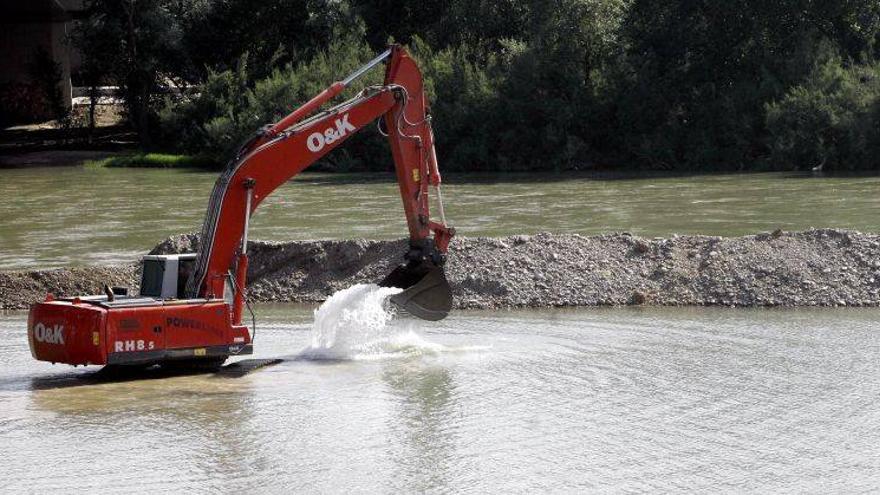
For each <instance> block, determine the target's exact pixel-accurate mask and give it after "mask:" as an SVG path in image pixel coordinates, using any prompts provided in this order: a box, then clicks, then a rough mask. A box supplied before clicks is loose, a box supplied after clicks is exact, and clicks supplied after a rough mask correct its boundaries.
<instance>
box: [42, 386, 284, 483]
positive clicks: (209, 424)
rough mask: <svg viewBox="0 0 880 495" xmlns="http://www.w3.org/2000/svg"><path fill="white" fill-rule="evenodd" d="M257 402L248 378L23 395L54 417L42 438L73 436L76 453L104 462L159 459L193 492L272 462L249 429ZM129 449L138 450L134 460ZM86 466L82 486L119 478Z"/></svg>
mask: <svg viewBox="0 0 880 495" xmlns="http://www.w3.org/2000/svg"><path fill="white" fill-rule="evenodd" d="M255 400H256V399H255V395H254V391H253V390H252V387H251V385H250V381H249V380H248V379H247V378H243V379H239V380H234V381H233V380H227V379H216V378H213V377H211V376H209V375H198V376H177V377H171V378H168V377H165V378H163V379H155V380H154V379H146V380H144V379H140V380H136V381H133V380H123V381H115V382H108V383H100V384H92V385H91V386H76V387H61V388H52V389H37V390H35V391H34V392H33V393H31V394H29V395H28V401H29V406H28V409H30V410H33V411H36V412H37V413H50V414H51V415H52V416H53V417H54V418H55V419H54V420H53V421H52V422H51V423H50V424H49V426H47V428H46V430H44V433H45V434H46V435H49V436H53V435H58V436H60V437H61V438H68V439H74V438H76V439H77V441H76V443H75V445H76V447H74V445H71V446H72V447H74V448H76V449H77V452H78V453H79V454H84V455H85V454H87V453H88V452H90V451H92V452H95V453H96V454H97V455H100V456H101V458H106V456H107V454H108V453H113V452H117V453H118V454H120V455H123V454H122V453H123V452H125V454H124V456H123V457H125V458H128V459H129V460H131V459H132V457H134V458H140V459H141V460H144V461H145V460H146V459H149V458H150V457H151V456H154V455H160V456H163V457H164V459H163V460H162V461H161V464H168V463H169V462H170V463H171V465H175V466H177V468H178V469H179V470H180V473H189V475H188V478H189V479H188V480H187V481H188V483H189V484H190V485H191V486H190V488H196V487H199V486H201V483H199V480H200V479H202V478H203V477H207V478H209V479H210V478H214V479H215V480H222V479H223V478H224V477H226V476H227V475H229V473H237V476H239V477H241V476H245V477H246V476H247V474H248V473H250V472H251V471H252V470H251V467H252V466H253V465H254V464H270V463H271V462H272V460H271V459H270V457H268V456H267V453H266V452H265V450H263V449H262V448H261V442H260V440H259V439H260V434H259V433H258V431H257V430H255V428H254V425H253V424H252V419H251V418H252V415H251V410H252V408H253V403H254V402H255ZM56 424H57V425H63V426H60V427H59V429H61V428H63V431H53V430H54V429H55V427H54V426H52V425H56ZM123 431H127V432H129V434H130V435H131V440H132V442H131V443H130V444H129V445H125V442H124V439H125V438H126V437H125V436H122V437H121V438H122V440H123V442H122V443H117V441H118V440H119V436H118V433H119V432H123ZM110 432H112V433H110ZM114 437H116V438H114ZM109 439H112V440H109ZM108 440H109V441H108ZM132 445H138V446H139V449H144V451H143V452H138V454H134V453H133V452H131V451H130V449H131V446H132ZM171 446H174V448H169V447H171ZM169 457H170V458H169ZM85 466H86V467H85V471H86V472H89V471H91V470H92V469H94V471H93V472H92V476H94V478H93V479H91V480H89V481H88V482H89V483H97V484H98V486H100V485H101V477H102V476H118V475H120V474H121V473H118V472H117V473H114V472H112V471H109V472H108V471H106V470H103V469H101V468H100V467H99V466H94V465H90V464H88V463H86V464H85ZM196 473H197V474H196ZM154 474H156V475H157V476H158V475H159V473H158V472H156V473H154ZM166 474H167V473H166ZM183 476H187V475H183ZM144 481H150V480H144ZM154 481H156V482H157V483H165V482H167V480H162V479H160V478H157V479H155V480H154ZM215 482H216V481H215ZM181 488H183V489H185V488H186V485H185V484H184V485H183V486H182V487H181Z"/></svg>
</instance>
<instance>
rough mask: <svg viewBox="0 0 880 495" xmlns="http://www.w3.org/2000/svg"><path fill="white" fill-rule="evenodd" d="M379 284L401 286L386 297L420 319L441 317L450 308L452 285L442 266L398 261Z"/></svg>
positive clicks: (432, 319) (438, 318)
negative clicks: (413, 264) (397, 264)
mask: <svg viewBox="0 0 880 495" xmlns="http://www.w3.org/2000/svg"><path fill="white" fill-rule="evenodd" d="M379 285H380V286H382V287H399V288H401V289H403V292H401V293H399V294H395V295H393V296H391V297H390V298H389V301H391V303H392V304H394V305H396V306H397V307H399V308H400V309H403V310H404V311H406V312H408V313H410V314H411V315H413V316H415V317H418V318H421V319H423V320H429V321H437V320H442V319H443V318H446V315H448V314H449V311H450V310H451V309H452V289H450V287H449V282H448V281H447V280H446V273H445V272H444V271H443V267H442V266H436V265H433V264H430V263H422V264H420V265H416V266H411V265H409V264H407V265H400V266H398V267H397V268H395V269H394V271H393V272H391V273H390V274H389V275H388V276H387V277H385V279H384V280H382V281H381V282H379Z"/></svg>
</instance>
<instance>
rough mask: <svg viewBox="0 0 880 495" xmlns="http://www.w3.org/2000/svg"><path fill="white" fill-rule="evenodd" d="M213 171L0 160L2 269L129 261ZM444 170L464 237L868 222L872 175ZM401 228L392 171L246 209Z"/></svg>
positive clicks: (202, 203)
mask: <svg viewBox="0 0 880 495" xmlns="http://www.w3.org/2000/svg"><path fill="white" fill-rule="evenodd" d="M216 175H217V174H216V173H206V172H194V171H187V170H149V169H97V170H91V169H84V168H77V167H64V168H35V169H20V170H4V171H2V173H0V198H2V200H0V218H2V219H3V220H2V221H0V269H10V268H47V267H58V266H70V265H84V264H86V265H87V264H96V263H107V262H128V261H132V260H134V259H136V258H137V256H138V255H140V254H143V253H144V252H146V251H149V250H150V249H151V248H152V247H153V246H155V245H156V244H158V243H159V242H160V241H161V240H163V239H164V238H165V237H167V236H169V235H173V234H179V233H181V232H193V231H198V230H199V229H200V228H201V222H202V218H203V216H204V214H205V207H206V205H207V203H208V196H209V195H210V192H211V187H212V185H213V183H214V180H215V178H216ZM446 182H447V186H446V187H445V189H444V198H445V200H446V210H447V214H448V216H449V218H450V219H451V220H452V222H453V224H454V225H455V227H456V228H457V229H458V231H459V233H460V235H466V236H480V235H487V236H497V235H510V234H529V233H535V232H541V231H550V232H574V233H580V234H601V233H607V232H613V231H618V232H631V233H633V234H637V235H644V236H667V235H671V234H673V233H678V234H708V235H744V234H754V233H757V232H761V231H771V230H775V229H777V228H782V229H784V230H796V229H807V228H810V227H837V228H852V229H857V230H863V231H869V232H878V231H880V194H878V192H880V177H813V176H809V175H806V176H805V175H791V174H778V173H771V174H741V175H711V176H696V177H663V178H645V179H629V180H591V179H589V178H587V177H580V176H575V177H571V176H570V175H529V176H506V177H505V176H494V177H493V178H480V177H477V176H455V175H453V176H450V177H447V180H446ZM405 233H406V226H405V224H404V220H403V213H402V207H401V204H400V197H399V195H398V192H397V186H396V184H395V183H394V182H393V181H392V180H391V179H390V176H388V175H378V176H367V175H356V176H355V175H321V174H306V175H303V176H300V177H298V178H297V179H296V180H294V181H291V182H290V183H289V184H288V185H285V186H284V187H282V188H280V189H279V190H278V191H276V192H275V193H274V194H273V195H272V196H270V197H269V198H268V199H266V201H265V203H263V205H262V206H261V207H260V208H259V209H258V210H257V211H256V213H255V214H254V218H253V223H252V230H251V237H252V238H253V239H263V240H291V239H348V238H353V237H367V238H385V239H389V238H399V237H402V236H404V235H405Z"/></svg>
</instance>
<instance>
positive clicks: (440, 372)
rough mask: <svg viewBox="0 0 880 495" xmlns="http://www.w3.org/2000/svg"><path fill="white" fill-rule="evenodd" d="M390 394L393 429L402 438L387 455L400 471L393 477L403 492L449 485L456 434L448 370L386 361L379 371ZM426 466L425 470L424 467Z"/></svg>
mask: <svg viewBox="0 0 880 495" xmlns="http://www.w3.org/2000/svg"><path fill="white" fill-rule="evenodd" d="M382 379H383V380H384V382H385V383H386V384H387V385H388V388H389V391H390V393H391V394H392V395H394V396H396V397H398V398H399V399H400V401H399V402H397V405H398V408H397V411H395V414H393V415H392V416H391V418H392V419H393V423H392V424H391V425H389V426H390V429H391V430H392V431H396V432H398V433H399V434H400V435H401V436H402V437H403V438H402V440H401V442H400V445H402V446H404V448H402V449H398V450H395V451H394V452H393V453H392V455H393V457H394V459H395V466H396V467H398V468H399V469H401V470H402V472H401V473H400V475H399V476H395V477H394V478H395V479H399V480H403V481H404V482H405V484H406V488H405V490H404V491H412V492H425V491H431V490H436V489H438V488H442V487H444V486H448V484H449V481H450V480H451V479H452V478H454V475H453V473H452V469H453V466H452V463H453V462H454V459H455V457H456V454H455V434H454V433H455V432H454V430H453V417H454V415H453V414H452V412H453V410H454V408H455V405H456V402H455V382H454V380H453V377H452V374H451V373H450V372H449V370H448V369H446V368H444V367H442V366H437V365H426V364H425V363H423V362H419V361H405V362H395V363H390V364H389V365H388V366H387V367H385V369H384V372H383V373H382ZM427 467H430V468H427Z"/></svg>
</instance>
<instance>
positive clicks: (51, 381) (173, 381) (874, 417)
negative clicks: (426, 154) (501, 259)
mask: <svg viewBox="0 0 880 495" xmlns="http://www.w3.org/2000/svg"><path fill="white" fill-rule="evenodd" d="M312 311H313V309H312V308H310V307H303V306H289V305H281V306H262V307H260V308H259V309H258V315H259V328H258V334H257V341H256V344H257V345H256V347H257V356H258V357H278V356H283V357H285V358H286V359H287V360H286V361H284V362H282V363H281V364H278V365H276V366H273V367H269V368H264V369H261V370H258V371H255V372H253V373H251V374H249V375H247V376H244V377H240V378H225V377H224V378H221V377H217V376H212V375H199V376H179V377H172V378H162V379H141V380H135V381H123V382H116V383H101V382H98V383H95V382H93V381H89V380H83V379H81V377H82V376H84V374H88V373H89V372H88V371H83V370H82V368H80V369H79V370H73V369H72V368H69V367H62V366H54V367H53V366H52V365H49V364H47V363H38V362H34V361H32V360H31V359H30V356H29V354H28V351H27V344H26V338H25V333H24V328H25V322H26V315H24V314H22V313H9V314H6V315H4V316H0V458H2V459H3V464H4V466H3V475H2V479H3V488H4V491H7V492H8V493H16V492H34V493H40V492H44V491H48V490H55V491H65V492H68V491H102V492H108V491H109V492H115V491H120V490H123V489H126V488H128V489H131V488H135V489H137V490H139V491H149V492H151V493H153V492H175V493H177V492H180V491H190V492H191V491H206V492H211V491H219V492H237V491H242V490H243V491H247V492H255V493H262V492H278V491H285V492H335V493H342V492H345V493H348V492H358V493H375V492H385V493H398V492H405V493H411V492H424V491H430V492H470V493H486V492H492V493H529V492H568V493H573V492H577V491H583V490H593V491H601V492H616V493H620V492H674V493H677V492H681V491H702V492H707V493H719V492H736V493H742V492H755V493H829V492H830V493H855V492H862V491H874V490H876V489H877V488H878V487H880V448H878V445H880V408H878V407H877V404H878V403H880V402H878V401H880V322H878V319H877V312H876V311H874V310H854V309H848V310H828V309H825V310H796V311H795V310H744V309H735V310H734V309H717V308H715V309H712V308H700V309H649V308H645V309H624V308H619V309H607V308H606V309H580V310H554V311H510V312H456V313H453V315H452V316H451V317H450V318H448V319H447V320H444V321H442V322H439V323H412V324H403V322H400V321H397V320H395V321H394V322H393V323H392V324H391V325H389V326H388V327H385V330H384V333H382V332H381V331H380V332H378V333H377V332H376V331H375V329H373V330H372V331H370V332H367V333H368V337H369V341H370V342H371V343H372V344H371V345H366V346H365V345H363V344H364V343H365V342H366V341H367V340H365V339H363V338H361V337H360V336H359V335H358V332H357V330H356V328H355V327H353V326H351V325H348V327H346V328H343V329H341V330H340V329H336V330H338V331H340V332H343V331H349V332H353V334H348V335H340V334H334V335H335V343H334V342H333V341H334V338H333V336H332V335H331V336H330V337H331V338H330V341H331V342H330V344H331V345H329V347H328V346H327V345H326V344H327V340H326V339H327V337H328V336H327V335H323V336H319V337H322V338H323V340H322V338H317V340H316V335H315V334H314V332H313V329H312V321H313V312H312ZM398 323H399V324H398ZM316 342H317V348H316V347H315V345H316ZM321 342H324V344H321ZM376 342H379V344H380V345H375V344H376ZM322 345H324V347H322ZM316 349H317V351H316ZM322 349H323V350H322ZM328 349H331V351H328ZM322 357H332V358H333V360H323V359H320V358H322Z"/></svg>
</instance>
